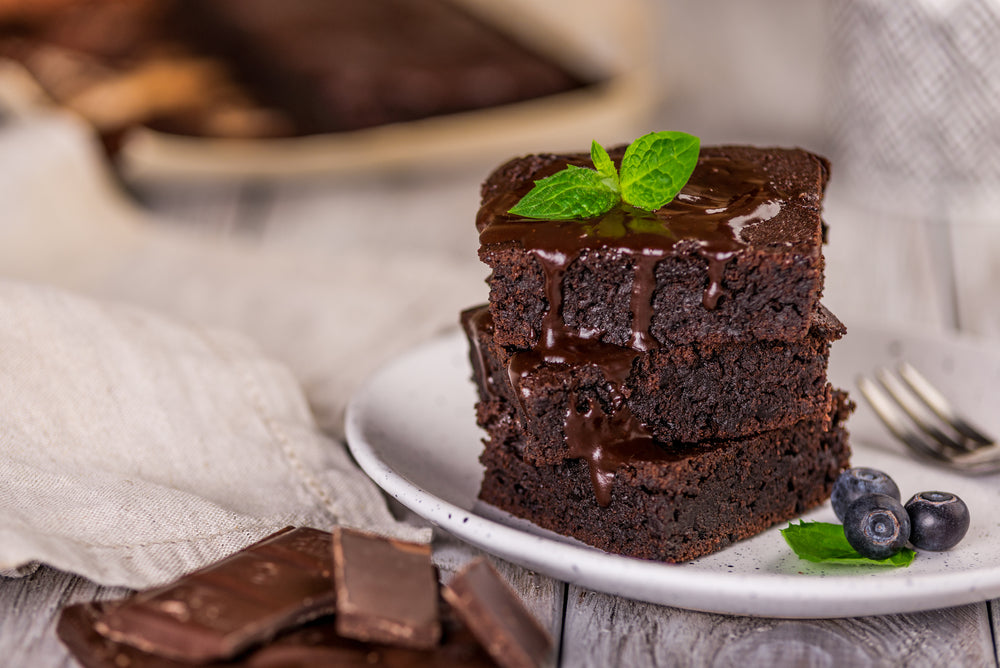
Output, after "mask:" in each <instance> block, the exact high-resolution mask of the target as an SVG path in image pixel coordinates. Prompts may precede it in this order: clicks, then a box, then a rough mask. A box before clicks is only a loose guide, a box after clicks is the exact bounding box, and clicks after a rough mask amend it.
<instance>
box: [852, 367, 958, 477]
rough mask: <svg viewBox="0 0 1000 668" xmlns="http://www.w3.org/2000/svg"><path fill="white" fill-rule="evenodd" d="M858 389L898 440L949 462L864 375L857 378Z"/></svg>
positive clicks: (934, 457) (933, 457)
mask: <svg viewBox="0 0 1000 668" xmlns="http://www.w3.org/2000/svg"><path fill="white" fill-rule="evenodd" d="M857 384H858V389H859V390H861V394H862V395H864V397H865V399H867V400H868V404H869V405H870V406H871V407H872V410H873V411H875V415H876V416H878V419H879V420H881V421H882V424H884V425H885V426H886V428H887V429H888V430H889V431H890V432H892V434H893V435H894V436H895V437H896V438H898V439H899V440H900V441H902V442H903V443H905V444H906V445H907V446H909V448H910V449H911V450H913V451H914V452H916V453H917V454H920V455H923V456H924V457H929V458H931V459H934V460H935V461H938V462H944V463H946V464H947V463H950V461H951V460H950V459H949V458H948V457H947V456H946V455H944V454H943V453H941V452H940V451H939V450H936V449H935V448H933V447H931V446H930V445H929V444H928V443H927V442H926V441H925V440H924V438H923V437H922V436H921V435H920V434H919V433H918V432H917V431H916V430H915V429H913V427H912V423H911V422H910V421H909V420H907V419H906V417H905V416H904V414H903V413H902V412H901V411H900V409H899V408H898V407H897V404H896V403H894V402H893V400H892V399H890V398H889V396H888V395H887V394H886V393H885V392H884V391H883V390H881V389H880V388H879V387H878V385H876V384H875V383H874V382H872V381H871V380H870V379H869V378H867V377H865V376H859V377H858V380H857Z"/></svg>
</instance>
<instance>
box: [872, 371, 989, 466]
mask: <svg viewBox="0 0 1000 668" xmlns="http://www.w3.org/2000/svg"><path fill="white" fill-rule="evenodd" d="M898 372H899V375H898V377H897V376H896V375H894V374H892V373H891V372H890V371H889V370H887V369H885V368H880V369H877V370H876V371H875V378H876V379H877V381H878V382H876V381H874V380H872V379H870V378H868V377H866V376H860V377H859V378H858V389H859V390H861V394H862V395H863V396H864V398H865V399H867V400H868V403H869V405H870V406H871V407H872V409H873V410H874V411H875V414H876V415H877V416H878V417H879V419H880V420H882V423H883V424H884V425H885V426H886V427H887V428H888V429H889V431H890V432H892V434H893V435H894V436H895V437H896V438H898V439H899V440H900V441H902V442H903V443H904V444H905V445H906V446H907V447H908V448H909V449H910V450H912V451H913V453H914V454H916V455H918V456H919V457H921V458H923V459H927V460H930V461H932V462H934V463H936V464H940V465H943V466H946V467H948V468H951V469H954V470H956V471H960V472H962V473H970V474H986V473H997V472H1000V446H998V445H997V443H996V439H995V438H993V437H992V436H988V435H986V434H985V433H984V432H983V431H982V430H981V429H979V428H977V427H974V426H973V425H972V423H971V422H969V420H968V419H966V418H965V417H963V416H961V415H960V414H959V413H958V411H956V410H955V409H954V408H953V407H952V405H951V403H950V402H949V401H948V400H947V399H945V397H944V395H942V394H941V392H940V391H938V390H937V388H935V387H934V386H933V385H931V383H930V382H929V381H928V380H927V379H926V378H924V376H923V375H921V374H920V373H919V372H918V371H917V370H916V369H914V368H913V367H912V366H911V365H910V364H908V363H906V362H902V363H900V365H899V367H898Z"/></svg>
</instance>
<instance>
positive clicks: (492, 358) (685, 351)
mask: <svg viewBox="0 0 1000 668" xmlns="http://www.w3.org/2000/svg"><path fill="white" fill-rule="evenodd" d="M462 324H463V327H464V328H465V331H466V335H467V336H468V338H469V350H470V359H471V361H472V366H473V379H474V380H475V382H476V385H477V387H478V390H479V396H480V399H482V400H484V401H486V400H489V399H491V398H493V397H494V396H500V397H502V398H504V399H505V400H506V401H507V402H508V403H510V404H511V405H512V406H514V407H515V408H516V410H517V419H518V421H519V422H520V424H521V427H522V428H523V429H524V431H525V434H524V438H523V445H524V449H523V450H522V451H521V456H522V457H523V458H524V459H525V460H526V461H529V462H532V463H544V464H552V463H557V462H559V461H560V460H562V459H565V458H566V457H567V456H568V455H567V453H568V446H567V433H566V426H567V418H568V416H569V415H570V414H571V412H572V411H577V410H578V406H580V405H582V406H586V405H587V404H588V402H595V403H596V404H597V405H599V406H600V410H601V411H603V412H604V413H605V414H612V413H613V412H614V411H615V410H619V409H620V407H618V406H615V405H614V404H615V402H616V401H624V404H625V407H626V408H627V409H628V410H629V411H631V413H632V414H633V415H634V416H635V417H636V418H637V419H638V421H639V422H640V423H641V424H642V425H643V426H645V428H646V429H647V430H648V431H649V433H650V435H651V436H653V437H654V438H655V439H657V440H659V441H664V442H671V441H682V442H697V441H704V440H707V439H720V438H737V437H741V436H747V435H750V434H753V433H757V432H761V431H769V430H772V429H777V428H779V427H786V426H789V425H791V424H793V423H795V422H798V421H799V420H801V419H803V418H806V417H815V418H820V419H822V417H823V416H824V415H826V414H827V413H828V411H829V406H830V397H831V389H830V386H829V384H828V383H827V380H826V369H827V362H828V359H829V352H830V343H831V342H832V341H834V340H836V339H838V338H840V337H841V336H842V335H843V333H844V331H845V329H844V326H843V325H842V324H841V323H840V321H839V320H837V318H836V317H835V316H834V315H833V314H832V313H830V312H829V311H828V310H827V309H826V308H824V307H822V306H820V307H819V309H818V310H817V312H816V316H815V317H814V318H813V323H812V326H811V327H810V329H809V332H808V333H807V334H806V336H805V337H803V338H802V339H801V340H798V341H752V342H746V343H721V344H710V343H700V342H695V343H690V344H684V345H676V346H663V347H659V348H656V349H654V350H651V351H647V352H638V351H634V350H632V349H630V348H622V349H620V350H618V351H609V352H608V354H607V355H605V356H604V357H603V360H607V359H612V360H613V359H616V357H615V355H617V359H621V360H622V364H625V363H627V365H628V367H627V369H623V370H622V371H620V372H619V373H622V374H624V375H623V378H614V377H609V376H614V375H615V370H616V368H617V366H618V365H616V364H610V365H609V364H594V363H583V364H550V363H546V362H544V361H541V360H540V358H539V357H538V355H537V354H535V353H533V352H532V351H518V350H512V349H508V348H505V347H504V346H501V345H498V344H497V342H496V340H495V337H494V331H495V330H494V328H493V326H492V319H491V317H490V313H489V311H488V309H487V308H486V307H485V306H480V307H477V308H474V309H469V310H467V311H465V312H464V313H463V314H462ZM619 383H620V386H619V385H618V384H619ZM484 419H486V417H485V416H482V415H481V416H480V420H481V421H480V425H481V426H485V425H484V423H483V422H482V420H484Z"/></svg>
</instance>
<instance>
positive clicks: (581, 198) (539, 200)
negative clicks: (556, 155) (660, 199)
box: [510, 165, 620, 220]
mask: <svg viewBox="0 0 1000 668" xmlns="http://www.w3.org/2000/svg"><path fill="white" fill-rule="evenodd" d="M604 179H605V177H604V176H602V175H601V174H600V173H598V172H596V171H594V170H593V169H587V168H585V167H576V166H574V165H569V166H568V167H566V169H564V170H562V171H561V172H556V173H555V174H553V175H552V176H549V177H546V178H544V179H542V180H540V181H536V182H535V187H534V188H532V189H531V191H530V192H529V193H528V194H527V195H525V196H524V197H522V198H521V201H520V202H518V203H517V204H516V205H515V206H514V208H512V209H511V210H510V213H513V214H517V215H518V216H525V217H527V218H547V219H549V220H572V219H574V218H592V217H594V216H599V215H601V214H602V213H605V212H606V211H610V210H611V208H612V207H613V206H614V205H615V204H617V203H618V201H619V199H620V198H619V196H618V193H617V192H616V191H615V190H612V189H611V187H610V186H608V184H607V183H605V181H604Z"/></svg>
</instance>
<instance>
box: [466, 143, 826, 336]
mask: <svg viewBox="0 0 1000 668" xmlns="http://www.w3.org/2000/svg"><path fill="white" fill-rule="evenodd" d="M624 150H625V147H619V148H617V149H613V150H612V151H610V154H611V157H612V158H613V159H614V160H615V162H616V163H617V162H619V161H620V159H621V156H622V155H623V154H624ZM569 164H572V165H577V166H583V167H593V163H592V162H591V161H590V157H589V156H588V155H585V154H567V155H551V154H545V155H530V156H526V157H522V158H516V159H514V160H511V161H509V162H508V163H506V164H505V165H503V166H501V167H500V168H499V169H497V170H496V171H494V172H493V173H492V174H491V175H490V176H489V177H488V178H487V180H486V182H485V183H484V184H483V187H482V205H481V207H480V210H479V214H478V216H477V220H476V226H477V228H478V230H479V234H480V237H479V238H480V244H481V245H480V249H479V256H480V258H481V259H482V260H483V261H484V262H485V263H486V264H488V265H489V266H490V267H491V268H492V270H493V271H492V274H491V276H490V278H489V285H490V311H491V314H492V317H493V323H494V327H495V337H496V342H497V343H498V344H500V345H505V346H514V347H517V348H522V349H523V348H537V347H539V345H540V344H541V347H548V348H554V347H558V344H557V342H558V341H559V340H565V339H566V338H571V339H579V338H583V339H599V340H601V341H604V342H607V343H611V344H614V345H618V346H628V347H632V348H636V349H638V350H649V349H652V348H656V347H657V346H658V345H661V344H664V345H671V344H680V343H690V342H693V341H704V342H709V343H723V342H735V341H749V340H755V339H762V340H777V341H793V340H798V339H801V338H802V337H803V336H805V334H806V332H807V331H808V330H809V325H810V322H809V319H810V315H811V314H812V313H814V312H815V310H816V308H815V307H816V304H817V302H818V300H819V297H820V294H821V292H822V284H823V254H822V241H823V224H822V221H821V219H820V208H821V202H822V198H823V191H824V188H825V187H826V182H827V178H828V175H829V163H828V162H827V161H826V159H824V158H822V157H820V156H817V155H815V154H813V153H810V152H808V151H804V150H801V149H779V148H767V149H762V148H754V147H748V146H718V147H703V148H702V149H701V154H700V156H699V158H698V164H697V166H696V167H695V170H694V173H693V174H692V175H691V179H690V180H689V181H688V183H687V185H685V186H684V188H683V189H682V190H681V192H680V193H679V194H678V195H677V197H676V198H674V200H673V201H671V202H670V203H669V204H667V205H666V206H664V207H663V208H661V209H659V210H657V211H655V212H651V213H650V212H644V211H640V210H637V209H633V208H631V207H628V206H627V205H619V206H616V207H615V208H613V209H612V210H611V211H609V212H608V213H605V214H603V215H601V216H599V217H596V218H590V219H585V220H572V221H550V220H533V219H528V218H522V217H520V216H516V215H512V214H510V213H508V210H509V209H510V208H511V207H513V206H514V205H515V204H516V203H517V202H518V201H519V200H520V199H521V197H523V196H524V195H525V194H527V192H528V191H530V190H531V188H532V187H533V185H534V182H535V181H536V180H538V179H541V178H544V177H546V176H550V175H551V174H554V173H556V172H558V171H560V170H561V169H563V168H564V167H566V166H567V165H569Z"/></svg>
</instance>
